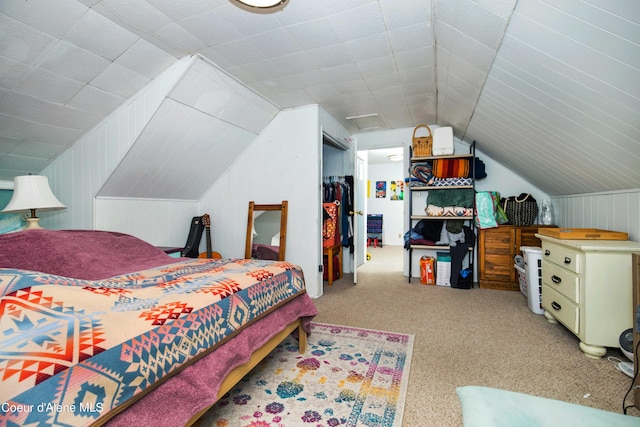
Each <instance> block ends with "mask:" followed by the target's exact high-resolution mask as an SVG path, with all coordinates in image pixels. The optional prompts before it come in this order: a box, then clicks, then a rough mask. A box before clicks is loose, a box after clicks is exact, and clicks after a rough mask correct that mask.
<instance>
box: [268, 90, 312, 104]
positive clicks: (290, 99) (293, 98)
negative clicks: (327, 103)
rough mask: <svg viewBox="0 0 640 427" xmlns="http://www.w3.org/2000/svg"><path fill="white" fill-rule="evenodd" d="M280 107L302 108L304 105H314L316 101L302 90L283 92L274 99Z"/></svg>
mask: <svg viewBox="0 0 640 427" xmlns="http://www.w3.org/2000/svg"><path fill="white" fill-rule="evenodd" d="M274 101H275V102H277V103H278V104H279V105H290V106H292V107H302V106H304V105H309V104H313V103H314V102H315V101H314V99H313V98H312V97H311V96H309V94H308V93H306V92H305V91H304V90H302V89H296V90H293V91H282V92H280V93H279V94H278V96H277V97H276V98H275V99H274Z"/></svg>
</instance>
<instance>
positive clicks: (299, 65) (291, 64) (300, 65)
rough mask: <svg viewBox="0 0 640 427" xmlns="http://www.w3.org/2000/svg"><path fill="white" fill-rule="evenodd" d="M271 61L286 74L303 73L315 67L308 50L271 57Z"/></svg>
mask: <svg viewBox="0 0 640 427" xmlns="http://www.w3.org/2000/svg"><path fill="white" fill-rule="evenodd" d="M271 62H273V63H274V64H275V65H276V66H277V67H278V68H280V69H281V70H282V71H283V73H284V74H286V75H290V74H297V73H303V72H307V71H312V70H313V69H314V66H313V63H312V61H311V60H310V58H309V55H307V53H306V52H295V53H291V54H289V55H283V56H277V57H274V58H271Z"/></svg>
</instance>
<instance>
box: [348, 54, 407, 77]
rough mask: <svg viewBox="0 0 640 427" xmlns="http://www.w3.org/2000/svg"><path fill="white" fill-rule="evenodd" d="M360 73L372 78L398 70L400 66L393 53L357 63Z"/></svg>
mask: <svg viewBox="0 0 640 427" xmlns="http://www.w3.org/2000/svg"><path fill="white" fill-rule="evenodd" d="M356 67H358V70H359V71H360V75H361V76H362V77H363V78H365V79H368V78H372V77H375V76H380V75H388V74H391V73H393V72H394V71H397V69H398V67H397V65H396V61H395V59H394V57H393V56H392V55H387V56H381V57H378V58H373V59H368V60H366V61H360V62H358V63H356Z"/></svg>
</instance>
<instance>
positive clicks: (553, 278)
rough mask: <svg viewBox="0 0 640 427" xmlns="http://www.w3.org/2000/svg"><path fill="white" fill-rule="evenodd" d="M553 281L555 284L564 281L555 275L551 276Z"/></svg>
mask: <svg viewBox="0 0 640 427" xmlns="http://www.w3.org/2000/svg"><path fill="white" fill-rule="evenodd" d="M551 281H552V282H553V283H560V282H562V279H561V278H560V277H558V276H556V275H555V274H554V275H553V276H551Z"/></svg>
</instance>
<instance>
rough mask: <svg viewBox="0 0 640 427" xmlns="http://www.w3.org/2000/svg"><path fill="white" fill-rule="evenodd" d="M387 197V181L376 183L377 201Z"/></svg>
mask: <svg viewBox="0 0 640 427" xmlns="http://www.w3.org/2000/svg"><path fill="white" fill-rule="evenodd" d="M385 197H387V181H376V199H384V198H385Z"/></svg>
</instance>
